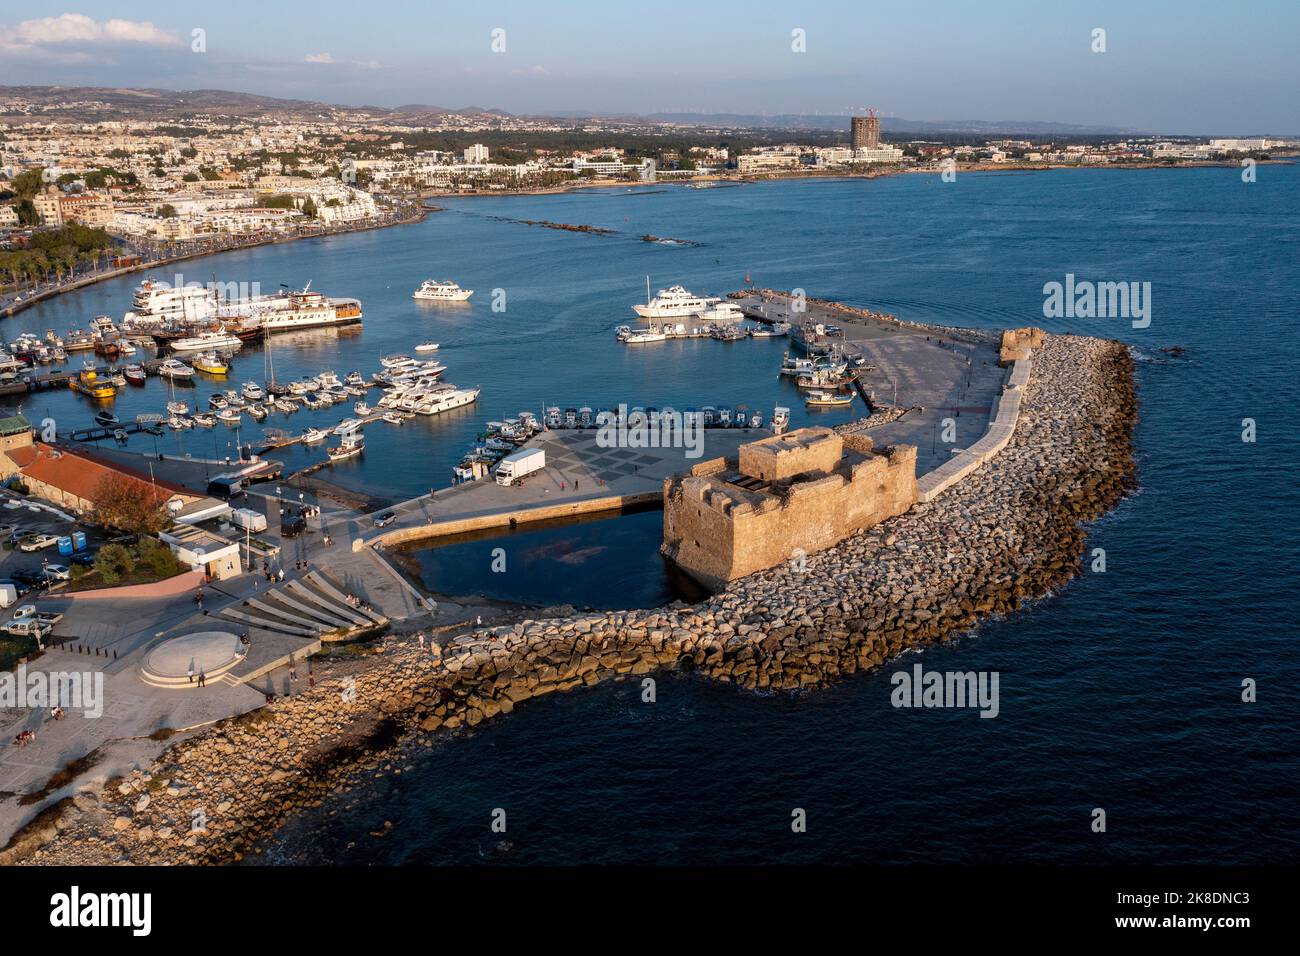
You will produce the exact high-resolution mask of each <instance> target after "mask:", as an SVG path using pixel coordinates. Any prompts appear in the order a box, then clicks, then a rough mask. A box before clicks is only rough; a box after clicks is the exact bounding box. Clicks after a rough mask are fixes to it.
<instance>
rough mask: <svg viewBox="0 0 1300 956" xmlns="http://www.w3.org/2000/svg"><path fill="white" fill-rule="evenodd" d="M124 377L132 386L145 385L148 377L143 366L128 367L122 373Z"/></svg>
mask: <svg viewBox="0 0 1300 956" xmlns="http://www.w3.org/2000/svg"><path fill="white" fill-rule="evenodd" d="M122 376H123V377H124V378H125V379H126V380H127V381H128V382H130V383H131V384H132V385H143V384H144V383H145V381H146V379H147V377H148V376H146V375H145V372H144V367H143V366H141V365H128V366H127V367H126V368H125V369H124V370H123V371H122Z"/></svg>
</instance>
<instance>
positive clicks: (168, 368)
mask: <svg viewBox="0 0 1300 956" xmlns="http://www.w3.org/2000/svg"><path fill="white" fill-rule="evenodd" d="M158 374H159V375H161V376H162V377H163V378H172V379H181V378H193V377H194V369H192V368H190V367H189V366H188V365H186V364H185V363H184V362H182V361H181V360H180V359H167V360H166V361H164V362H163V363H162V364H161V365H159V366H158Z"/></svg>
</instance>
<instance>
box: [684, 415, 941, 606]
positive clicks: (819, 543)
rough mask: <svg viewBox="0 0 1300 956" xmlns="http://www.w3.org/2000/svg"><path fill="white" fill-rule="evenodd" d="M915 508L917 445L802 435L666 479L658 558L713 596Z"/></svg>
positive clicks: (754, 445)
mask: <svg viewBox="0 0 1300 956" xmlns="http://www.w3.org/2000/svg"><path fill="white" fill-rule="evenodd" d="M915 501H916V448H915V447H914V446H912V445H897V446H894V447H889V448H881V449H879V450H876V449H874V448H873V447H872V442H871V439H870V438H867V437H865V436H859V435H843V436H842V435H838V434H836V433H835V432H833V431H831V429H829V428H801V429H798V430H796V431H793V432H790V433H788V434H786V435H778V436H774V437H772V438H765V439H762V440H761V441H756V442H751V443H750V444H747V445H742V446H741V447H740V453H739V457H738V458H736V459H726V458H716V459H713V460H712V461H707V462H702V463H700V464H699V465H696V466H695V467H694V468H692V469H691V472H690V474H687V475H680V476H676V477H672V478H668V479H666V480H665V482H664V541H663V548H662V550H663V553H664V554H665V555H666V556H667V557H669V558H671V559H672V560H673V561H674V562H675V563H676V564H677V565H678V566H679V567H680V568H681V569H682V570H683V571H685V572H686V573H687V574H689V575H690V576H691V577H693V578H695V579H696V580H697V581H699V582H700V583H701V584H704V585H705V586H706V587H709V588H712V589H714V590H718V589H721V588H723V587H725V586H726V584H727V582H728V581H732V580H735V579H736V578H741V577H744V576H745V575H747V574H752V573H753V572H755V571H761V570H763V569H764V568H770V567H774V566H776V565H778V564H783V563H785V562H787V561H791V560H796V559H798V558H799V556H800V554H801V553H803V554H807V553H811V552H814V551H820V550H822V549H823V548H828V547H830V546H832V545H834V544H836V543H838V542H839V541H842V540H843V539H844V538H846V537H848V536H849V535H851V534H853V533H855V532H857V531H861V530H862V529H863V528H869V527H871V526H872V525H874V524H878V523H879V522H881V521H883V520H885V519H886V518H890V517H893V516H894V515H898V514H902V513H903V512H905V511H907V510H908V508H910V507H911V506H912V504H913V503H914V502H915Z"/></svg>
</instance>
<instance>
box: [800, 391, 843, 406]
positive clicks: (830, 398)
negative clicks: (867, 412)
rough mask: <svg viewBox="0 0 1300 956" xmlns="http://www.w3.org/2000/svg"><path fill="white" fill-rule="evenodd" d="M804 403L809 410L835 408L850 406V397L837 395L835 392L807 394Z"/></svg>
mask: <svg viewBox="0 0 1300 956" xmlns="http://www.w3.org/2000/svg"><path fill="white" fill-rule="evenodd" d="M804 402H805V403H806V404H807V405H808V406H809V407H811V408H835V407H838V406H841V405H852V404H853V396H852V395H838V394H836V393H835V392H809V393H808V397H807V398H805V399H804Z"/></svg>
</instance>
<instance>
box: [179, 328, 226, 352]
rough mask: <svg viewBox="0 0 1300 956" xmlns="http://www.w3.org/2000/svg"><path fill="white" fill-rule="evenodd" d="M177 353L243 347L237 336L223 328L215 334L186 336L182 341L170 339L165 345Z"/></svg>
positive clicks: (204, 333)
mask: <svg viewBox="0 0 1300 956" xmlns="http://www.w3.org/2000/svg"><path fill="white" fill-rule="evenodd" d="M167 344H168V345H170V346H171V347H172V348H173V349H175V350H176V351H177V352H197V351H212V350H213V349H230V350H232V351H233V350H235V349H238V348H240V347H242V346H243V344H244V343H243V342H242V341H240V339H239V336H237V335H231V334H230V333H229V332H227V331H226V330H225V328H224V327H223V328H219V329H217V330H216V331H215V332H200V333H199V334H198V335H191V336H187V337H186V338H183V339H172V340H171V341H170V342H168V343H167Z"/></svg>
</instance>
